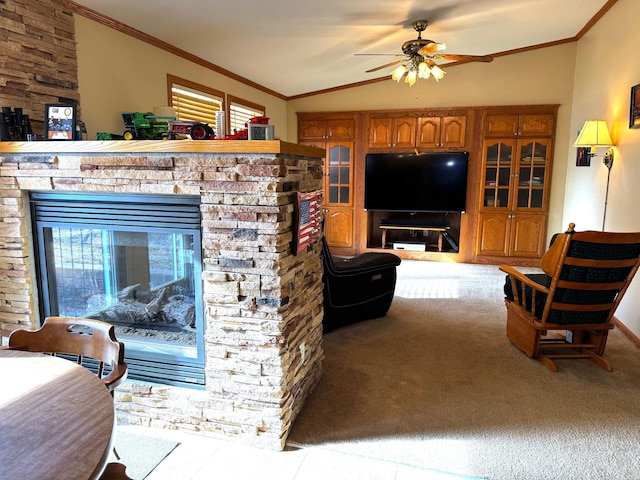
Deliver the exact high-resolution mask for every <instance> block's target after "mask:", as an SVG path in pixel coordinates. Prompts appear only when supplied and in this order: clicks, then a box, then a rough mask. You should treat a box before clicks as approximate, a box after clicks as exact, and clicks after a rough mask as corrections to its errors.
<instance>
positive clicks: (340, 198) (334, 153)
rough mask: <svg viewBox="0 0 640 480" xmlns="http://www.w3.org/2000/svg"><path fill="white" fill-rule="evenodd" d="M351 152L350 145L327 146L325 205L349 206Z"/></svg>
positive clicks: (334, 144)
mask: <svg viewBox="0 0 640 480" xmlns="http://www.w3.org/2000/svg"><path fill="white" fill-rule="evenodd" d="M352 150H353V148H352V144H351V143H346V142H345V143H330V144H328V145H327V159H326V163H325V189H324V191H325V192H326V194H327V198H326V199H325V204H326V205H332V206H343V207H345V206H350V205H351V202H352V188H351V177H352V175H353V172H352V169H353V165H352V163H353V162H352Z"/></svg>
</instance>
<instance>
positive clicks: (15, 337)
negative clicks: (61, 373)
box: [9, 317, 127, 392]
mask: <svg viewBox="0 0 640 480" xmlns="http://www.w3.org/2000/svg"><path fill="white" fill-rule="evenodd" d="M9 348H21V349H23V350H27V351H30V352H41V353H50V354H53V355H56V354H66V355H70V356H74V357H76V360H77V363H78V364H80V365H84V361H85V359H86V358H90V359H94V360H96V361H97V362H98V367H97V368H98V370H97V374H98V376H99V377H100V378H101V379H102V380H103V381H104V382H105V385H106V386H107V388H109V390H110V391H112V392H113V389H114V388H115V387H116V386H117V385H119V384H120V383H121V382H122V381H123V380H124V379H125V378H126V374H127V365H126V363H125V362H124V344H123V343H122V342H119V341H118V340H116V336H115V331H114V327H113V325H111V324H109V323H105V322H101V321H99V320H90V319H85V318H71V317H47V318H46V319H45V321H44V324H43V325H42V327H41V328H39V329H38V330H33V331H29V330H15V331H14V332H12V334H11V336H10V337H9ZM105 365H108V366H109V367H110V369H106V370H111V371H110V372H107V371H106V370H105V368H104V367H105Z"/></svg>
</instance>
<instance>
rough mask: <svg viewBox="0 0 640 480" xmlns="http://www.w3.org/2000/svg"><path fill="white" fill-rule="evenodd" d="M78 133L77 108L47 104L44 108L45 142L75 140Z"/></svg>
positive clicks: (69, 105)
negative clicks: (76, 132)
mask: <svg viewBox="0 0 640 480" xmlns="http://www.w3.org/2000/svg"><path fill="white" fill-rule="evenodd" d="M75 131H76V106H75V105H71V104H63V103H47V104H46V105H45V107H44V138H45V140H73V139H74V135H75Z"/></svg>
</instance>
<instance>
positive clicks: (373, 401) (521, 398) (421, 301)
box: [288, 261, 640, 480]
mask: <svg viewBox="0 0 640 480" xmlns="http://www.w3.org/2000/svg"><path fill="white" fill-rule="evenodd" d="M503 283H504V275H503V274H502V273H501V272H499V270H498V268H497V267H495V266H486V265H462V264H444V263H429V262H415V261H413V262H412V261H404V262H403V263H402V265H401V266H400V267H399V278H398V284H397V289H396V296H395V298H394V301H393V304H392V306H391V309H390V311H389V314H388V315H387V316H386V317H385V318H380V319H376V320H371V321H367V322H362V323H358V324H355V325H352V326H349V327H344V328H341V329H338V330H335V331H333V332H331V333H329V334H327V335H325V337H324V351H325V357H326V358H325V362H324V375H323V378H322V379H321V381H320V383H319V384H318V386H317V387H316V389H315V391H314V392H313V393H312V394H311V396H310V397H309V398H308V399H307V401H306V403H305V406H304V408H303V411H302V412H301V414H300V415H299V416H298V418H297V419H296V421H295V423H294V426H293V429H292V432H291V434H290V435H289V439H288V440H289V443H290V444H291V445H301V446H305V445H307V446H314V448H327V449H331V450H336V451H342V452H346V453H350V454H356V455H362V456H366V457H371V458H376V459H382V460H387V461H390V462H397V463H402V464H407V465H415V466H419V467H421V468H427V469H432V470H433V471H434V472H439V473H442V472H450V473H451V474H452V475H453V474H455V475H461V476H463V477H464V476H467V477H470V478H475V477H480V478H490V479H509V480H511V479H527V480H536V479H541V480H542V479H545V480H547V479H562V480H569V479H579V480H585V479H616V480H620V479H640V349H638V348H637V347H636V346H635V345H634V344H633V343H632V342H631V341H629V340H628V339H627V338H626V337H625V336H624V335H623V334H622V333H621V332H620V331H619V330H614V331H613V332H612V333H611V336H610V339H609V342H608V345H607V352H606V354H605V355H606V357H607V358H609V359H610V360H611V361H612V363H613V366H614V372H613V373H608V372H606V371H604V370H602V369H600V368H599V367H597V366H596V365H595V364H594V363H592V362H589V361H586V360H585V361H576V360H570V361H560V362H559V372H558V373H552V372H550V371H549V370H547V369H546V368H545V367H544V366H542V364H540V363H539V362H537V361H535V360H532V359H530V358H528V357H527V356H526V355H524V354H523V353H521V352H520V351H519V350H518V349H516V348H515V347H514V346H513V345H512V344H511V343H510V342H509V340H508V339H507V337H506V335H505V318H506V311H505V307H504V303H503V295H502V285H503Z"/></svg>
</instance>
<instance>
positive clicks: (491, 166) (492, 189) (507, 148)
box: [482, 140, 516, 209]
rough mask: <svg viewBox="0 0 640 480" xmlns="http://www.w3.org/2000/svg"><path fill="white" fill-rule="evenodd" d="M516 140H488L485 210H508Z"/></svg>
mask: <svg viewBox="0 0 640 480" xmlns="http://www.w3.org/2000/svg"><path fill="white" fill-rule="evenodd" d="M515 150H516V141H515V140H487V141H485V145H484V156H485V158H484V186H483V200H482V207H483V208H489V209H494V208H508V207H509V200H510V195H509V190H510V188H511V178H512V176H513V162H512V160H513V153H514V152H515Z"/></svg>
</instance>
